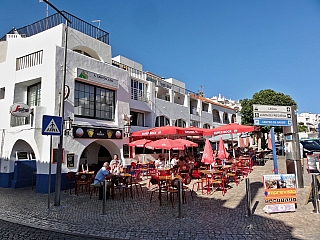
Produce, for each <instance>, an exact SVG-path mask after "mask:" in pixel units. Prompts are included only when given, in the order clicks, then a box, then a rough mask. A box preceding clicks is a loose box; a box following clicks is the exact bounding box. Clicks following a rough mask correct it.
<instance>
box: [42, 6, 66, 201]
mask: <svg viewBox="0 0 320 240" xmlns="http://www.w3.org/2000/svg"><path fill="white" fill-rule="evenodd" d="M43 2H45V3H46V4H48V5H49V6H50V7H52V8H53V9H54V10H56V11H57V12H58V13H59V14H60V15H61V16H62V17H63V18H64V19H65V20H66V23H65V24H66V27H65V37H64V39H65V43H64V60H63V79H62V83H61V91H60V112H59V115H60V117H62V119H64V91H65V90H64V89H65V85H66V84H65V83H66V76H67V71H66V70H67V45H68V24H69V23H71V21H70V20H69V19H68V18H67V17H66V16H65V15H64V14H63V13H62V12H61V11H60V10H59V9H57V8H56V7H55V6H54V5H53V4H51V3H50V2H49V1H47V0H43ZM63 127H64V126H63V124H62V127H61V128H62V129H61V132H63ZM62 145H63V134H61V135H60V138H59V144H58V159H57V171H56V183H55V198H54V206H60V191H61V172H62V171H61V169H62Z"/></svg>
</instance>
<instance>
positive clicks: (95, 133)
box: [72, 126, 122, 139]
mask: <svg viewBox="0 0 320 240" xmlns="http://www.w3.org/2000/svg"><path fill="white" fill-rule="evenodd" d="M72 129H73V137H74V138H95V139H122V130H121V129H112V128H97V127H82V126H76V127H75V126H73V127H72Z"/></svg>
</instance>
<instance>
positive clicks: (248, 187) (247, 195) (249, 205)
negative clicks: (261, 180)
mask: <svg viewBox="0 0 320 240" xmlns="http://www.w3.org/2000/svg"><path fill="white" fill-rule="evenodd" d="M246 198H247V211H248V213H247V216H248V217H250V216H251V191H250V180H249V178H246Z"/></svg>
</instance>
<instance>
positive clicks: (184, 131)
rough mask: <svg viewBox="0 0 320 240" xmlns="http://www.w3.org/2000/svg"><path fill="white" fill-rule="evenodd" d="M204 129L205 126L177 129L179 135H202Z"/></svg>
mask: <svg viewBox="0 0 320 240" xmlns="http://www.w3.org/2000/svg"><path fill="white" fill-rule="evenodd" d="M206 130H207V129H205V128H198V127H188V128H182V129H179V132H180V134H181V135H186V136H202V135H203V132H205V131H206Z"/></svg>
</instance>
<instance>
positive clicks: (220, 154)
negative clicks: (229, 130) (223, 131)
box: [218, 137, 229, 159]
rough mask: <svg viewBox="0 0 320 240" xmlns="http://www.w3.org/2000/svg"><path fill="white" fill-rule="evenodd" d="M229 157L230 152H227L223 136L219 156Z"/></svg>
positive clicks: (222, 157)
mask: <svg viewBox="0 0 320 240" xmlns="http://www.w3.org/2000/svg"><path fill="white" fill-rule="evenodd" d="M228 157H229V153H228V152H227V150H226V147H225V146H224V142H223V139H222V137H221V138H220V142H219V149H218V158H220V159H227V158H228Z"/></svg>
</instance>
